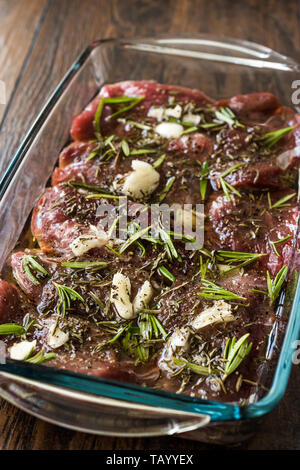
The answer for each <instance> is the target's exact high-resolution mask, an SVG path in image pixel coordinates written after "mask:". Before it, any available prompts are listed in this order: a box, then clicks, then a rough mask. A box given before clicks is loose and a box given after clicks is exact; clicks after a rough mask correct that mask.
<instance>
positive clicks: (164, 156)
mask: <svg viewBox="0 0 300 470" xmlns="http://www.w3.org/2000/svg"><path fill="white" fill-rule="evenodd" d="M165 159H166V154H165V153H163V154H162V155H161V156H160V157H158V159H157V160H155V162H154V163H153V165H152V166H153V168H154V169H156V168H159V167H160V166H161V165H162V164H163V162H164V161H165Z"/></svg>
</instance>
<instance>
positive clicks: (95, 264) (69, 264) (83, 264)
mask: <svg viewBox="0 0 300 470" xmlns="http://www.w3.org/2000/svg"><path fill="white" fill-rule="evenodd" d="M61 265H62V266H63V267H64V268H72V269H90V268H99V269H103V268H106V266H108V263H106V262H105V261H63V262H62V263H61Z"/></svg>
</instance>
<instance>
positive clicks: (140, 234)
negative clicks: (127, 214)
mask: <svg viewBox="0 0 300 470" xmlns="http://www.w3.org/2000/svg"><path fill="white" fill-rule="evenodd" d="M149 228H150V226H149V227H146V228H144V229H143V230H141V229H140V228H139V230H137V231H135V232H134V234H133V235H131V236H130V237H129V238H128V240H126V242H124V243H123V245H122V246H121V248H120V250H119V254H122V253H124V251H125V250H127V248H129V246H130V245H132V244H133V243H135V242H136V241H137V240H139V239H140V238H142V237H143V236H144V235H145V234H146V233H147V232H148V231H149Z"/></svg>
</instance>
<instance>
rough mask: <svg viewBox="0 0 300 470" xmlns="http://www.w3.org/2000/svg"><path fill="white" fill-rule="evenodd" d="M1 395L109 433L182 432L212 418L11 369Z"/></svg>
mask: <svg viewBox="0 0 300 470" xmlns="http://www.w3.org/2000/svg"><path fill="white" fill-rule="evenodd" d="M0 396H2V398H4V399H5V400H7V401H9V402H10V403H12V404H13V405H15V406H17V407H18V408H20V409H22V410H23V411H26V412H27V413H30V414H32V415H34V416H36V417H39V418H41V419H44V420H45V421H48V422H51V423H53V424H57V425H60V426H63V427H66V428H69V429H74V430H77V431H83V432H89V433H94V434H102V435H107V436H119V437H147V436H163V435H173V434H181V433H185V432H190V431H194V430H196V429H199V428H201V427H203V426H206V425H207V424H208V423H209V422H210V417H209V416H208V415H205V414H198V413H192V412H182V411H177V410H174V409H168V408H163V407H154V406H150V405H144V404H139V403H130V402H129V401H125V400H124V401H122V400H117V399H114V398H107V397H104V396H103V397H101V396H95V395H91V394H87V393H85V394H83V393H82V392H81V393H78V392H76V391H73V390H70V389H66V388H63V387H53V386H51V385H49V384H44V383H41V382H38V381H35V380H30V379H27V378H24V377H17V376H15V375H13V374H10V373H7V372H0Z"/></svg>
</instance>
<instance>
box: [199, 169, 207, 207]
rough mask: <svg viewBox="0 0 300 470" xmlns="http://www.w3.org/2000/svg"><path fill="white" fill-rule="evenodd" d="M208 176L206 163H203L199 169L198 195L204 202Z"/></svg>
mask: <svg viewBox="0 0 300 470" xmlns="http://www.w3.org/2000/svg"><path fill="white" fill-rule="evenodd" d="M208 175H209V169H208V162H207V161H205V162H203V165H202V168H201V180H200V194H201V199H202V201H204V199H205V195H206V189H207V183H208Z"/></svg>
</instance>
